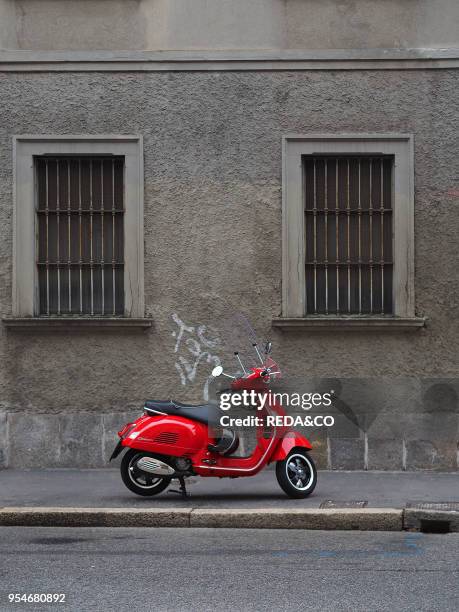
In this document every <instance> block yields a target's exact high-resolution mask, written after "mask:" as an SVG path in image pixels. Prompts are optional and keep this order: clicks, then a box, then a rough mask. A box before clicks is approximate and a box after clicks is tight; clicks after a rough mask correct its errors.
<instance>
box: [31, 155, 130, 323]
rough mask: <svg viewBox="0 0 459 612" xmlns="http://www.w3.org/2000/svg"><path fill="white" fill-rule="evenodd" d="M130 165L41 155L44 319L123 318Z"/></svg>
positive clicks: (37, 172) (38, 183)
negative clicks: (126, 193) (126, 188)
mask: <svg viewBox="0 0 459 612" xmlns="http://www.w3.org/2000/svg"><path fill="white" fill-rule="evenodd" d="M124 165H125V160H124V157H122V156H117V157H115V156H113V157H109V158H106V157H97V156H91V157H90V156H82V157H50V156H45V157H43V156H42V157H35V176H36V214H37V242H38V244H37V268H38V304H39V308H38V311H39V314H40V315H41V316H43V315H44V316H47V315H48V316H49V315H53V316H56V315H85V316H87V315H97V316H103V315H107V316H119V315H123V314H124V307H125V305H124V301H125V300H124Z"/></svg>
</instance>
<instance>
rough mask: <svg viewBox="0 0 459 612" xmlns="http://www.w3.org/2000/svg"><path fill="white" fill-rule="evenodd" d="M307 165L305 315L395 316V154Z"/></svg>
mask: <svg viewBox="0 0 459 612" xmlns="http://www.w3.org/2000/svg"><path fill="white" fill-rule="evenodd" d="M303 163H304V167H303V173H304V198H305V201H304V214H305V220H304V231H305V237H304V245H305V258H306V261H305V265H306V272H305V290H306V299H305V305H306V314H307V315H310V314H313V315H314V314H321V315H341V314H344V315H347V314H357V315H358V314H361V315H388V314H389V315H391V314H393V298H392V293H393V291H392V284H393V280H392V272H393V259H392V257H393V255H392V249H393V247H392V233H393V230H392V223H393V217H392V210H393V205H392V199H393V196H392V191H393V187H392V183H393V178H392V174H393V164H394V157H393V156H392V155H379V156H356V155H352V156H348V155H341V156H340V155H336V156H328V155H317V156H309V155H307V156H304V157H303Z"/></svg>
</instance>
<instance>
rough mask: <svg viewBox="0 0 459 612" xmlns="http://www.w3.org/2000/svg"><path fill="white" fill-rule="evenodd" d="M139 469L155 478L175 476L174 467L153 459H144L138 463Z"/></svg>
mask: <svg viewBox="0 0 459 612" xmlns="http://www.w3.org/2000/svg"><path fill="white" fill-rule="evenodd" d="M137 467H138V468H139V470H142V472H147V473H148V474H154V475H155V476H174V474H175V470H174V468H173V467H171V466H170V465H168V464H167V463H164V461H160V460H159V459H155V458H153V457H142V458H141V459H139V460H138V461H137Z"/></svg>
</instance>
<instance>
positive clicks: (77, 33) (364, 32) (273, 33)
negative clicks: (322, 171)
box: [0, 0, 459, 50]
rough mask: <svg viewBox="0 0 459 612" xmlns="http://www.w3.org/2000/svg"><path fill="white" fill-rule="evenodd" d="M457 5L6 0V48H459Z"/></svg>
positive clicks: (419, 0)
mask: <svg viewBox="0 0 459 612" xmlns="http://www.w3.org/2000/svg"><path fill="white" fill-rule="evenodd" d="M458 30H459V5H458V3H457V2H456V0H436V1H435V2H432V1H431V0H405V1H403V2H400V1H399V0H384V2H381V0H355V1H344V2H343V1H342V0H251V2H247V1H246V0H212V2H209V1H208V0H193V1H192V2H191V1H190V0H0V48H2V47H4V48H19V49H45V50H47V49H48V50H49V49H82V50H86V49H238V48H240V49H272V48H286V49H324V48H325V49H327V48H329V49H348V48H351V49H352V48H356V49H360V48H385V47H388V48H391V47H402V48H405V47H457V46H458V44H459V41H458V34H457V32H458Z"/></svg>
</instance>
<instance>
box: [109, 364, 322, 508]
mask: <svg viewBox="0 0 459 612" xmlns="http://www.w3.org/2000/svg"><path fill="white" fill-rule="evenodd" d="M269 380H270V373H269V371H268V370H267V369H266V368H265V367H263V368H259V367H257V368H252V369H251V372H250V373H249V374H248V375H246V376H244V377H243V378H238V379H235V380H234V381H233V382H232V383H231V388H232V390H233V391H241V390H244V389H246V390H248V391H250V390H252V389H254V390H255V391H258V392H264V393H267V394H268V401H267V402H266V404H265V407H264V408H263V410H261V411H258V410H257V411H256V414H257V416H260V417H265V416H266V415H268V414H270V415H273V416H275V415H279V416H283V415H285V412H284V410H283V408H282V406H281V405H279V404H277V403H276V402H275V401H274V400H273V396H272V394H271V392H270V390H269V387H268V383H269ZM153 403H154V402H153ZM159 404H161V403H160V402H158V405H159ZM160 410H161V409H160V408H158V412H160ZM263 420H264V419H263ZM118 435H119V436H120V438H121V440H120V443H119V445H118V447H117V449H115V452H114V454H113V456H116V455H117V454H119V452H120V451H121V450H123V447H127V448H130V449H136V450H138V451H140V452H141V451H144V452H147V453H151V454H152V455H155V456H159V457H160V458H164V460H165V461H166V462H167V458H181V459H185V460H187V461H188V462H189V465H190V471H191V473H193V474H196V475H199V476H204V477H209V476H218V477H220V478H221V477H233V478H234V477H241V476H253V475H255V474H257V473H258V472H259V471H260V470H262V469H263V468H264V467H265V466H266V465H267V464H268V463H271V462H282V461H283V460H285V459H286V458H287V457H288V456H289V454H290V453H292V451H294V450H295V449H303V451H307V450H310V449H311V448H312V446H311V444H310V442H309V441H308V440H307V439H306V438H305V437H304V436H302V435H301V434H300V433H298V432H295V431H294V430H292V429H291V428H289V427H285V426H279V427H275V426H273V427H272V430H271V431H270V435H269V437H266V429H265V427H264V426H263V425H261V426H258V427H257V428H256V437H257V445H256V447H255V449H254V451H253V453H252V454H251V455H250V456H249V457H232V456H225V455H224V454H220V453H219V452H215V451H214V450H212V446H213V445H215V443H216V441H217V440H216V438H215V437H212V435H213V434H212V428H211V427H208V425H206V424H205V423H202V422H199V421H196V420H192V419H189V418H186V417H184V416H175V415H170V414H158V415H157V416H153V415H148V414H145V415H143V416H141V417H140V418H139V419H137V420H136V421H135V422H134V423H128V424H127V425H125V426H124V427H123V429H122V430H121V431H120V432H119V434H118ZM299 456H301V455H299ZM311 464H312V466H313V462H312V460H311ZM130 469H131V470H132V468H130ZM314 469H315V468H314ZM314 485H315V482H314ZM281 486H282V485H281ZM136 492H138V491H136ZM141 494H142V493H141ZM145 494H146V493H145ZM293 496H296V497H299V495H293ZM302 496H304V495H302Z"/></svg>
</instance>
